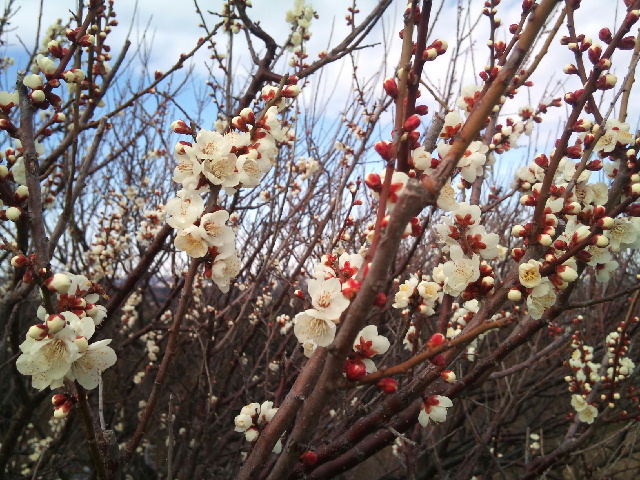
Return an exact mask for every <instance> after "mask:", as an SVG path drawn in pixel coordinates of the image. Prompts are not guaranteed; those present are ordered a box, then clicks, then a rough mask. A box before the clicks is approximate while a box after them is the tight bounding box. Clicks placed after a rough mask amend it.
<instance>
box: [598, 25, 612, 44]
mask: <svg viewBox="0 0 640 480" xmlns="http://www.w3.org/2000/svg"><path fill="white" fill-rule="evenodd" d="M598 38H599V39H600V40H602V41H603V42H604V43H606V44H607V45H609V44H610V43H611V40H613V36H612V35H611V30H609V29H608V28H606V27H605V28H602V29H600V32H598Z"/></svg>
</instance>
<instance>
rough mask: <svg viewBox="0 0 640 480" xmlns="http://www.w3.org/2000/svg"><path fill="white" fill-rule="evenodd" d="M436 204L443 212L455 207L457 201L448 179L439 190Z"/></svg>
mask: <svg viewBox="0 0 640 480" xmlns="http://www.w3.org/2000/svg"><path fill="white" fill-rule="evenodd" d="M436 204H437V205H438V208H439V209H440V210H443V211H445V212H450V211H452V210H455V209H456V208H457V206H458V203H457V202H456V191H455V190H454V189H453V187H452V186H451V181H450V180H447V182H446V183H445V184H444V186H443V187H442V189H441V190H440V193H439V195H438V200H437V201H436Z"/></svg>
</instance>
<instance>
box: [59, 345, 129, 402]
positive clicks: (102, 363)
mask: <svg viewBox="0 0 640 480" xmlns="http://www.w3.org/2000/svg"><path fill="white" fill-rule="evenodd" d="M110 343H111V339H106V340H99V341H97V342H95V343H92V344H91V345H89V346H88V347H87V349H86V350H85V351H84V353H82V354H81V356H80V357H79V358H78V359H77V360H76V361H75V362H73V364H72V365H71V370H70V371H69V373H68V374H67V378H69V379H70V380H77V381H78V383H79V384H80V385H82V386H83V387H84V388H86V389H87V390H92V389H94V388H96V387H97V386H98V382H99V379H100V375H101V374H102V372H103V371H105V370H106V369H107V368H109V367H111V366H112V365H114V364H115V363H116V360H117V357H116V352H115V351H114V350H113V348H111V347H110V346H109V344H110Z"/></svg>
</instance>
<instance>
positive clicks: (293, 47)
mask: <svg viewBox="0 0 640 480" xmlns="http://www.w3.org/2000/svg"><path fill="white" fill-rule="evenodd" d="M314 17H315V18H317V15H316V12H315V10H314V9H313V7H312V6H311V4H310V3H306V2H305V1H304V0H295V3H294V5H293V9H291V10H288V11H287V13H286V17H285V18H286V21H287V23H290V24H291V34H290V36H289V39H288V41H287V50H289V51H291V52H293V55H294V56H293V57H291V59H290V60H289V65H290V66H292V67H300V68H304V67H305V66H306V62H305V61H304V60H305V58H306V57H307V54H306V48H305V46H304V42H306V41H308V40H309V39H310V38H311V21H312V20H313V19H314Z"/></svg>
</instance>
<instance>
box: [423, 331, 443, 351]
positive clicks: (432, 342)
mask: <svg viewBox="0 0 640 480" xmlns="http://www.w3.org/2000/svg"><path fill="white" fill-rule="evenodd" d="M446 341H447V339H446V338H445V336H444V335H443V334H441V333H434V334H433V335H432V336H431V338H430V339H429V341H428V342H427V348H428V349H432V348H434V347H437V346H438V345H442V344H443V343H444V342H446Z"/></svg>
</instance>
